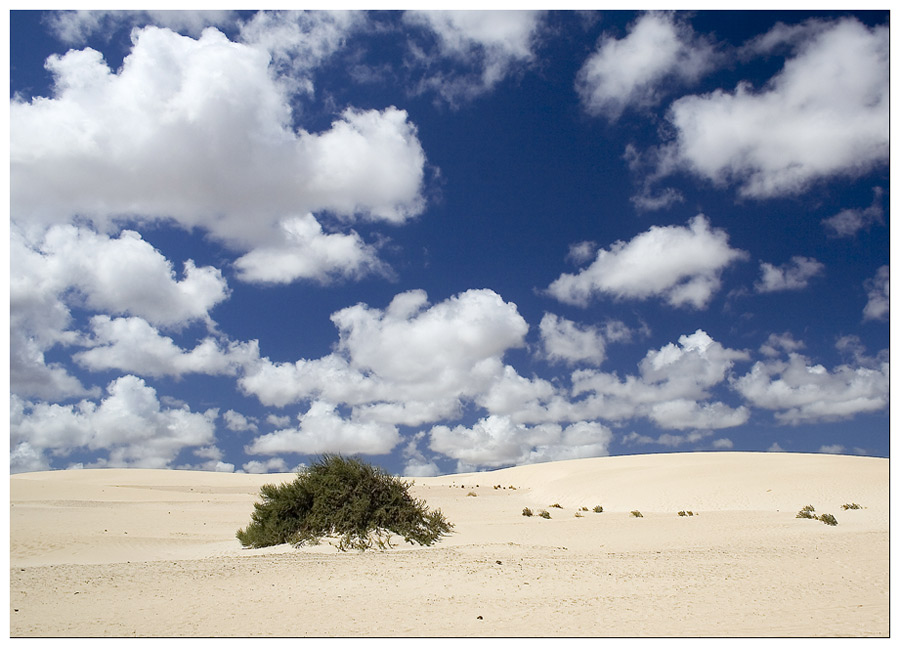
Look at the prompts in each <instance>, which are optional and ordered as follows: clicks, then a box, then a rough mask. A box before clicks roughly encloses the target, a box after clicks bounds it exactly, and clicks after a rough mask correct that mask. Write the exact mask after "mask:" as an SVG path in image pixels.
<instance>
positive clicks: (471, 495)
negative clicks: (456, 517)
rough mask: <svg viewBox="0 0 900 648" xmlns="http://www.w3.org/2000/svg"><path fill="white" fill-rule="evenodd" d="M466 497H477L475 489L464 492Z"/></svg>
mask: <svg viewBox="0 0 900 648" xmlns="http://www.w3.org/2000/svg"><path fill="white" fill-rule="evenodd" d="M466 497H478V493H476V492H475V491H469V492H468V493H466Z"/></svg>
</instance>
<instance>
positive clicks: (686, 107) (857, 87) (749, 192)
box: [659, 18, 889, 198]
mask: <svg viewBox="0 0 900 648" xmlns="http://www.w3.org/2000/svg"><path fill="white" fill-rule="evenodd" d="M811 33H812V37H811V38H809V39H808V40H803V41H802V42H801V43H799V44H798V45H797V54H796V56H794V57H793V58H791V59H788V60H787V62H786V63H785V65H784V67H783V69H782V70H781V71H780V72H779V73H778V74H777V75H776V76H775V77H773V78H772V79H771V80H770V81H769V83H768V84H767V85H766V86H765V87H764V88H762V89H759V90H756V89H753V88H751V87H750V85H749V84H747V83H741V84H739V85H738V86H737V88H736V89H735V91H734V92H733V93H729V92H725V91H723V90H717V91H715V92H712V93H709V94H706V95H702V96H688V97H683V98H681V99H679V100H677V101H676V102H675V103H673V104H672V107H671V109H670V113H669V120H670V122H671V125H672V127H673V128H674V129H675V131H676V133H677V137H676V141H675V143H674V144H672V145H671V146H670V147H668V148H666V149H665V150H664V151H663V152H662V158H661V160H662V161H661V166H660V169H659V173H660V174H665V173H668V172H671V171H673V170H675V169H678V168H682V169H686V170H688V171H690V172H692V173H694V174H696V175H698V176H701V177H703V178H707V179H709V180H711V181H713V182H715V183H717V184H725V183H734V184H737V185H738V188H739V193H740V195H742V196H747V197H754V198H768V197H772V196H781V195H790V194H796V193H799V192H802V191H806V190H807V189H808V188H809V186H810V185H811V184H812V183H813V182H815V181H817V180H819V179H824V178H829V177H833V176H848V177H855V176H857V175H859V174H862V173H864V172H866V171H868V170H870V169H872V168H873V167H875V166H878V165H882V164H884V163H885V162H886V161H887V158H888V137H889V133H888V122H889V113H888V103H889V93H888V89H889V75H888V49H889V39H888V28H887V26H886V25H883V26H879V27H874V28H872V29H869V28H867V27H865V26H864V25H862V24H861V23H860V22H859V21H857V20H856V19H855V18H846V19H842V20H839V21H835V22H833V23H829V24H827V26H824V27H823V28H821V29H816V30H812V32H811Z"/></svg>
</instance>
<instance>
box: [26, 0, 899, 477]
mask: <svg viewBox="0 0 900 648" xmlns="http://www.w3.org/2000/svg"><path fill="white" fill-rule="evenodd" d="M9 21H10V68H9V69H10V107H9V116H10V135H9V150H10V188H9V193H10V243H9V245H10V248H9V250H10V251H9V255H10V282H9V295H10V324H9V326H10V348H9V358H10V377H9V381H10V382H9V386H10V410H9V417H10V418H9V420H10V446H9V448H10V450H9V452H10V457H9V461H10V464H9V465H10V471H11V472H13V473H17V472H25V471H35V470H51V469H53V470H56V469H71V468H102V467H140V468H177V469H193V470H214V471H224V472H239V471H242V472H251V473H265V472H288V471H292V470H296V469H297V468H298V467H300V466H302V465H304V464H308V462H309V461H310V460H311V459H313V458H315V457H317V456H320V455H322V454H325V453H341V454H345V455H359V456H361V457H363V458H365V459H366V460H369V461H371V462H373V463H376V464H378V465H380V466H382V467H383V468H385V469H386V470H388V471H390V472H392V473H394V474H402V475H405V476H409V477H417V476H431V475H438V474H447V473H453V472H461V471H463V472H465V471H474V470H486V469H492V468H498V467H505V466H512V465H520V464H527V463H534V462H543V461H555V460H564V459H575V458H582V457H597V456H606V455H621V454H640V453H655V452H683V451H688V452H690V451H751V452H765V451H783V452H826V453H842V454H862V455H873V456H882V457H884V456H888V452H889V357H888V350H889V326H888V325H889V322H888V319H889V298H888V295H889V289H888V286H889V274H890V273H889V256H890V254H889V248H890V246H889V199H890V182H889V168H888V161H889V105H888V102H889V71H888V70H889V53H888V52H889V32H888V12H886V11H863V12H827V11H753V12H717V11H697V12H691V13H687V12H642V11H599V12H587V11H560V12H557V11H551V12H546V11H497V12H493V11H488V12H467V11H459V12H430V11H407V12H400V11H362V10H360V11H351V12H336V13H332V12H327V11H312V12H281V11H276V12H234V11H207V12H189V11H183V12H175V11H139V12H127V11H92V12H85V11H60V12H38V11H12V12H11V13H10V16H9Z"/></svg>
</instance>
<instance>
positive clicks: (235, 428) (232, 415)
mask: <svg viewBox="0 0 900 648" xmlns="http://www.w3.org/2000/svg"><path fill="white" fill-rule="evenodd" d="M222 420H223V421H225V427H227V428H228V429H229V430H231V431H232V432H248V431H252V432H256V430H258V429H259V427H258V426H257V424H256V419H255V418H253V417H250V418H248V417H246V416H244V415H243V414H241V413H240V412H235V411H234V410H228V411H227V412H225V413H224V414H223V415H222ZM285 425H287V423H285Z"/></svg>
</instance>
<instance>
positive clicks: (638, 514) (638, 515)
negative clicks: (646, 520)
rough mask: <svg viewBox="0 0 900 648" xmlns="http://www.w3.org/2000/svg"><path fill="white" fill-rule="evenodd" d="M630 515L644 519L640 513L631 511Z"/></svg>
mask: <svg viewBox="0 0 900 648" xmlns="http://www.w3.org/2000/svg"><path fill="white" fill-rule="evenodd" d="M631 514H632V515H633V516H634V517H644V516H643V514H642V513H641V512H640V511H632V512H631Z"/></svg>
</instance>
